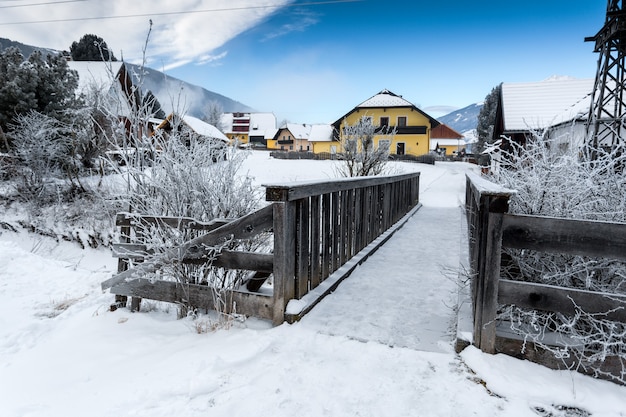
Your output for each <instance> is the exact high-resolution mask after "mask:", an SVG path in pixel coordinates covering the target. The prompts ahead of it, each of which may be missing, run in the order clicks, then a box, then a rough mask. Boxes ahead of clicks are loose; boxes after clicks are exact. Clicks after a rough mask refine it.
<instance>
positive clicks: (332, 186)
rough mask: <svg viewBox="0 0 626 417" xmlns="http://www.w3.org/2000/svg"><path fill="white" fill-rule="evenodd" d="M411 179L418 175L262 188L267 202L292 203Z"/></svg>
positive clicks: (362, 178)
mask: <svg viewBox="0 0 626 417" xmlns="http://www.w3.org/2000/svg"><path fill="white" fill-rule="evenodd" d="M413 177H419V173H418V172H416V173H410V174H401V175H390V176H385V177H358V178H342V179H335V180H329V181H306V182H293V183H289V184H264V185H263V186H264V187H266V200H267V201H294V200H299V199H301V198H307V197H311V196H314V195H322V194H326V193H335V192H339V191H346V190H352V189H358V188H365V187H373V186H377V185H380V184H388V183H392V182H396V181H402V180H403V179H407V178H413Z"/></svg>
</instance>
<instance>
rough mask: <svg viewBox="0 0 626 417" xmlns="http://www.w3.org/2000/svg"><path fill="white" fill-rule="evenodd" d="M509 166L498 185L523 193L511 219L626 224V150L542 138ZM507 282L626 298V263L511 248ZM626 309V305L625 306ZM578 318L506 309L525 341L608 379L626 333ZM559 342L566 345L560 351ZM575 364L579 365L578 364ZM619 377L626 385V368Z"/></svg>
mask: <svg viewBox="0 0 626 417" xmlns="http://www.w3.org/2000/svg"><path fill="white" fill-rule="evenodd" d="M512 146H513V149H512V151H511V152H510V153H509V154H506V155H504V156H503V160H504V164H503V165H504V166H506V168H501V169H499V170H497V171H495V172H494V173H492V174H491V178H490V179H491V180H492V181H493V182H496V183H498V184H502V185H503V186H506V187H508V188H512V189H515V190H517V194H516V195H515V196H514V197H513V198H512V199H511V202H510V212H512V213H515V214H528V215H541V216H551V217H562V218H568V219H582V220H601V221H609V222H622V223H624V222H626V198H625V197H624V196H626V173H625V172H624V169H623V168H624V167H625V166H626V165H625V164H626V156H625V155H623V154H622V153H621V152H619V151H613V152H602V151H600V153H599V154H598V155H597V158H595V159H593V160H592V159H588V158H586V157H585V156H586V155H588V154H590V153H589V152H585V150H584V149H583V150H580V149H579V148H577V147H574V146H571V145H570V144H567V145H563V141H560V142H557V141H555V140H550V139H548V138H547V135H546V136H543V135H539V134H536V135H535V136H534V137H533V138H531V139H529V140H528V141H527V143H526V144H525V146H524V147H521V146H519V145H515V144H513V145H512ZM502 274H503V276H504V277H506V278H509V279H517V280H519V279H523V280H525V281H530V282H536V283H541V284H549V285H557V286H561V287H568V288H576V289H584V290H590V291H597V292H606V293H612V294H620V295H626V264H625V263H624V262H621V261H617V260H612V259H604V258H595V257H583V256H573V255H564V254H551V253H544V252H535V251H529V250H511V249H507V252H506V254H505V256H504V257H503V271H502ZM624 307H625V308H626V305H625V306H624ZM576 311H577V313H576V314H575V315H574V316H565V315H563V314H560V313H548V312H538V311H529V310H525V309H521V308H518V307H515V306H502V309H501V311H500V315H499V318H500V319H501V320H506V321H507V322H509V323H510V324H511V327H512V329H513V330H514V331H515V332H517V333H519V334H520V335H522V336H523V337H524V339H525V340H529V341H532V342H534V343H536V344H537V345H539V346H541V347H543V348H545V349H548V350H550V351H552V352H553V353H555V354H556V355H557V357H561V358H563V359H571V358H575V359H576V360H575V361H573V363H575V364H576V366H579V367H582V368H586V369H587V371H589V372H592V373H596V374H597V375H599V374H602V373H603V372H604V371H601V370H600V365H601V364H602V362H603V361H604V359H605V358H606V357H608V356H615V357H618V358H619V360H620V361H621V362H622V363H624V360H626V326H625V325H624V324H623V323H618V322H613V321H610V320H607V319H606V317H605V315H602V314H595V315H591V314H588V313H586V312H584V311H582V310H581V309H579V308H578V307H577V306H576ZM554 343H556V344H558V345H560V346H558V347H555V346H554ZM571 363H572V362H571ZM622 369H623V370H624V371H623V373H622V375H621V376H618V377H617V378H618V379H619V380H620V381H622V382H626V366H622Z"/></svg>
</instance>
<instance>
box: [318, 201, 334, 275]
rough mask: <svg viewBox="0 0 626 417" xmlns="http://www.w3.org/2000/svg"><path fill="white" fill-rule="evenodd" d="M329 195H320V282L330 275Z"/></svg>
mask: <svg viewBox="0 0 626 417" xmlns="http://www.w3.org/2000/svg"><path fill="white" fill-rule="evenodd" d="M330 207H331V203H330V194H324V195H322V213H321V216H322V219H321V221H322V253H321V259H320V261H321V265H322V268H321V269H322V276H321V280H322V281H323V280H325V279H326V277H328V275H330V265H331V260H330V254H331V246H332V233H331V231H332V229H331V220H332V219H331V218H330V215H329V213H330Z"/></svg>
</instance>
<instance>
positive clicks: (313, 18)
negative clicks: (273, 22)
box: [263, 9, 319, 41]
mask: <svg viewBox="0 0 626 417" xmlns="http://www.w3.org/2000/svg"><path fill="white" fill-rule="evenodd" d="M290 17H291V19H292V21H291V22H289V23H286V24H284V25H282V26H280V27H279V28H278V29H276V30H274V31H273V32H270V33H268V34H267V35H265V37H264V38H263V40H264V41H267V40H270V39H274V38H278V37H280V36H284V35H287V34H288V33H291V32H303V31H305V30H306V28H308V27H309V26H312V25H314V24H316V23H317V22H318V21H319V15H318V14H317V13H314V12H312V11H310V10H306V9H297V10H295V11H294V12H293V13H292V14H291V15H290Z"/></svg>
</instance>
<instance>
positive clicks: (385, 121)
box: [380, 117, 389, 127]
mask: <svg viewBox="0 0 626 417" xmlns="http://www.w3.org/2000/svg"><path fill="white" fill-rule="evenodd" d="M383 126H385V127H386V126H389V117H381V118H380V127H383Z"/></svg>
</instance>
